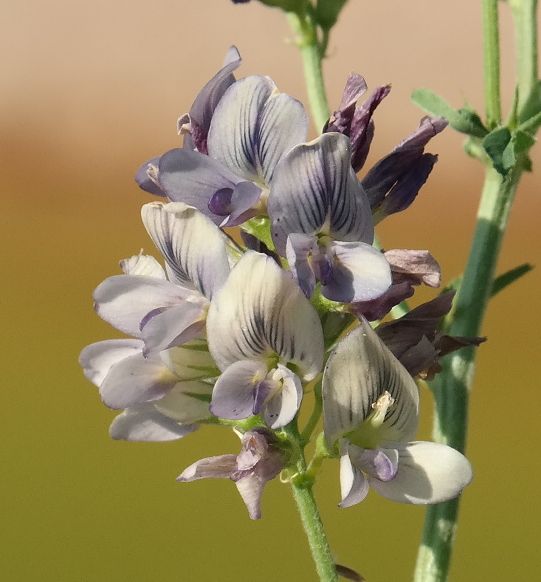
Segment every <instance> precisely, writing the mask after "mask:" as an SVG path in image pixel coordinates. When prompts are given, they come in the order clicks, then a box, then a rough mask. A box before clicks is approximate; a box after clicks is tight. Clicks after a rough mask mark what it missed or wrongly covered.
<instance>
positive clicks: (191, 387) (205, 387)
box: [154, 381, 212, 424]
mask: <svg viewBox="0 0 541 582" xmlns="http://www.w3.org/2000/svg"><path fill="white" fill-rule="evenodd" d="M211 394H212V385H211V384H208V383H206V382H202V381H189V382H178V383H177V384H175V385H174V386H173V388H171V390H170V391H169V392H168V393H167V394H166V395H165V396H164V397H163V398H161V399H160V400H158V401H157V402H155V403H154V406H155V408H156V410H158V411H159V412H160V413H161V414H164V415H165V416H167V417H168V418H171V419H173V420H175V421H177V422H181V423H184V424H186V423H194V422H198V421H200V420H203V419H205V418H209V417H210V410H209V403H210V397H211Z"/></svg>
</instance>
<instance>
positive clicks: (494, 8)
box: [483, 0, 502, 129]
mask: <svg viewBox="0 0 541 582" xmlns="http://www.w3.org/2000/svg"><path fill="white" fill-rule="evenodd" d="M483 31H484V62H485V102H486V115H487V123H488V126H489V128H490V129H493V128H494V127H496V126H498V125H499V124H500V122H501V119H502V112H501V103H500V30H499V22H498V0H483Z"/></svg>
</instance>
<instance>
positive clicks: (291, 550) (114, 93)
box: [0, 0, 541, 582]
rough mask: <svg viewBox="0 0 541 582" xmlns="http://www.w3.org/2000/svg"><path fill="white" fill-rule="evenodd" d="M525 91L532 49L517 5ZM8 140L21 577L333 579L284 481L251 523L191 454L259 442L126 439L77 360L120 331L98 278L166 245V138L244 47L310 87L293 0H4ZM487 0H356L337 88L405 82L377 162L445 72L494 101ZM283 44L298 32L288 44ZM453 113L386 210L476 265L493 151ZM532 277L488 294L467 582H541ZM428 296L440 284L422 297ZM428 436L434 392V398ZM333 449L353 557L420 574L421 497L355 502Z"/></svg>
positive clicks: (281, 77) (405, 574) (335, 542)
mask: <svg viewBox="0 0 541 582" xmlns="http://www.w3.org/2000/svg"><path fill="white" fill-rule="evenodd" d="M502 10H503V15H502V21H503V39H502V43H503V46H502V53H503V55H502V57H503V79H504V82H505V83H506V87H507V88H506V89H505V90H504V101H505V103H506V104H507V105H508V104H509V101H510V97H511V94H512V89H511V85H512V80H513V75H514V72H513V56H512V55H513V52H512V34H511V32H512V31H511V26H510V23H509V15H508V11H507V9H506V7H503V9H502ZM0 11H1V14H2V21H3V32H2V35H1V38H0V48H1V50H2V73H1V75H0V104H1V110H0V135H1V138H0V139H1V156H0V166H1V175H2V179H1V190H2V211H1V218H0V221H1V228H0V236H1V237H2V260H1V265H2V269H3V272H4V276H3V280H4V283H3V285H2V293H1V296H0V297H1V298H0V304H1V306H2V324H3V325H2V356H3V362H4V363H3V366H2V367H3V372H5V373H3V382H2V383H3V390H2V407H1V411H2V423H1V429H2V447H1V450H2V457H3V460H2V473H3V476H2V479H1V481H0V488H1V489H0V491H1V495H0V499H1V503H2V513H1V515H2V528H1V535H2V538H3V539H2V540H1V542H0V548H1V550H0V555H1V557H0V576H1V579H2V580H6V581H9V582H26V581H34V580H38V581H56V582H64V581H66V582H71V581H74V582H98V581H99V582H108V581H115V582H125V581H130V582H132V581H133V582H146V581H161V582H162V581H163V582H165V581H167V582H169V581H171V582H173V581H186V582H192V581H199V580H204V581H207V580H209V581H210V580H220V581H226V582H227V581H233V580H258V581H274V580H288V581H290V580H295V581H297V580H298V581H311V580H315V575H314V574H313V569H312V564H311V559H310V556H309V553H308V550H307V547H306V544H305V540H304V538H303V534H302V531H301V529H300V526H299V523H298V519H297V516H296V513H295V508H294V506H293V502H292V500H291V498H290V494H289V491H288V487H287V486H284V485H281V484H280V483H279V482H278V481H276V482H273V483H271V484H270V486H269V487H268V488H267V491H266V493H265V498H264V506H263V510H264V518H263V519H262V520H261V521H259V522H251V521H250V520H249V519H248V517H247V515H246V511H245V509H244V507H243V505H242V504H241V501H240V498H239V497H238V495H237V492H236V490H235V487H234V486H233V485H232V484H231V483H228V482H226V481H223V482H222V481H215V482H211V481H208V482H199V483H194V484H188V485H180V484H177V483H176V482H175V477H176V476H177V475H178V474H179V473H180V472H181V470H182V469H183V468H184V467H186V466H187V465H188V464H190V463H191V462H193V461H194V460H196V459H198V458H200V457H202V456H208V455H213V454H220V453H222V452H232V451H235V450H236V449H237V448H238V441H237V439H236V438H235V437H234V436H233V435H230V434H229V433H228V432H226V431H224V430H221V431H220V430H218V429H214V430H211V429H203V430H201V431H199V432H198V433H196V434H194V435H192V436H190V437H189V438H187V439H185V440H184V441H178V442H176V443H169V444H132V443H123V442H113V441H111V440H110V439H109V437H108V434H107V428H108V424H109V422H110V420H111V419H112V417H113V413H112V412H111V411H109V410H107V409H106V408H105V407H104V406H103V405H102V404H101V403H100V402H99V398H98V396H97V393H96V391H95V389H94V388H93V387H92V386H91V385H90V384H89V383H88V382H87V381H86V380H85V379H84V378H83V376H82V374H81V371H80V369H79V367H78V364H77V356H78V353H79V351H80V350H81V348H82V347H83V346H84V345H86V344H88V343H90V342H94V341H97V340H99V339H105V338H109V337H113V336H115V332H114V331H112V330H111V329H110V328H109V327H108V326H107V325H106V324H105V323H103V322H101V321H100V320H99V319H98V317H97V316H96V315H95V314H94V313H93V311H92V301H91V292H92V290H93V288H94V287H95V286H96V285H97V284H98V283H99V282H100V281H101V280H102V279H104V278H105V277H107V276H109V275H110V274H114V273H116V272H117V262H118V260H119V259H121V258H123V257H126V256H129V255H131V254H133V253H137V252H138V251H139V249H140V248H142V247H143V248H145V249H146V250H149V251H150V250H151V245H150V243H149V240H148V239H147V236H146V234H145V232H144V230H143V227H142V226H141V224H140V220H139V209H140V206H141V204H142V203H144V202H146V201H148V200H150V197H147V196H146V195H145V194H144V193H142V192H141V191H139V190H138V189H137V188H136V186H135V184H134V182H133V177H132V176H133V173H134V171H135V169H136V168H137V166H138V165H139V163H140V162H142V161H143V160H145V159H147V158H148V157H150V156H152V155H155V154H157V153H160V152H162V151H165V150H166V149H169V148H171V147H175V146H176V145H177V143H178V138H177V136H176V132H175V122H176V119H177V116H178V115H179V114H181V113H184V112H185V111H187V110H188V108H189V106H190V104H191V101H192V99H193V97H194V95H195V94H196V92H197V90H198V89H199V88H200V87H201V86H202V85H203V83H204V82H205V81H206V80H207V79H208V78H209V77H210V76H211V75H212V74H213V73H214V72H215V71H216V69H217V67H218V66H219V64H220V63H221V60H222V57H223V54H224V51H225V50H226V48H227V47H228V46H229V45H230V44H231V43H235V44H237V46H238V47H239V48H240V50H241V53H242V55H243V57H244V65H243V67H242V69H241V75H247V74H251V73H262V74H268V75H270V76H271V77H273V78H274V80H275V81H276V82H277V84H278V86H279V87H280V88H281V90H283V91H286V92H288V93H290V94H292V95H295V96H297V97H299V98H301V99H302V100H303V101H306V94H305V89H304V85H303V79H302V72H301V66H300V62H299V58H298V55H297V53H296V50H295V48H294V47H293V46H291V44H288V42H287V40H288V39H289V38H290V33H289V30H288V29H287V26H286V23H285V21H284V18H283V16H282V14H280V13H279V12H278V11H274V10H270V9H267V8H264V7H262V6H261V5H259V4H258V3H255V2H252V3H250V4H247V5H239V6H234V5H233V4H232V3H230V2H228V1H226V0H212V1H211V0H198V1H197V2H188V1H185V0H176V1H173V0H154V1H153V2H143V1H142V0H131V1H128V0H126V1H124V0H115V1H113V2H111V1H106V0H94V1H93V2H83V1H81V0H50V1H48V2H41V1H39V0H18V1H17V2H11V3H8V2H5V1H4V2H2V5H1V7H0ZM480 30H481V22H480V2H472V1H471V0H457V1H455V2H447V3H443V2H433V1H429V0H418V1H417V0H414V1H411V2H394V1H392V0H381V1H380V2H377V3H376V2H368V1H359V0H351V1H350V2H349V4H348V6H347V8H346V9H345V10H344V12H343V15H342V18H341V21H340V23H339V25H338V26H337V27H336V29H335V32H334V35H333V37H332V40H331V44H330V57H329V59H328V60H327V62H326V65H325V68H326V73H327V79H328V87H329V94H330V98H331V102H332V103H335V104H336V103H337V102H338V99H339V96H340V93H341V89H342V86H343V82H344V80H345V78H346V76H347V74H348V72H350V71H352V70H354V71H357V72H360V73H362V74H364V75H365V76H366V78H367V81H368V83H369V85H370V86H371V87H374V86H375V85H377V84H382V83H386V82H389V81H391V82H392V83H393V91H392V93H391V96H390V97H389V98H388V99H387V100H386V101H385V102H384V104H382V106H381V107H380V108H379V109H378V111H377V114H376V125H377V131H376V140H375V142H374V145H373V148H372V153H371V157H370V160H372V161H374V160H375V159H377V157H378V156H381V155H383V154H384V153H386V152H387V151H388V150H389V149H390V148H391V147H393V146H394V145H395V144H396V143H397V142H398V141H399V140H400V139H401V138H402V137H403V136H405V135H406V134H407V133H409V131H411V130H412V129H413V128H414V127H416V125H417V122H418V119H419V118H420V116H421V114H420V112H419V111H418V110H417V109H416V108H415V107H414V106H413V105H412V104H411V103H410V102H409V94H410V93H411V91H412V90H413V89H414V88H417V87H430V88H432V89H433V90H435V91H437V92H438V93H440V94H442V95H444V96H445V97H446V98H447V99H448V100H449V101H450V102H451V103H452V104H453V105H455V106H460V105H462V103H463V102H464V100H465V99H467V100H468V101H469V102H471V103H472V104H473V105H475V106H477V107H479V108H482V73H481V70H482V66H481V38H480ZM284 41H286V42H284ZM461 142H462V138H461V137H460V136H459V135H457V134H455V133H453V132H452V131H450V130H448V131H446V132H444V134H443V135H441V136H440V137H438V138H437V139H436V140H434V143H433V144H431V147H430V148H429V151H432V152H437V153H439V154H440V162H439V163H438V165H437V166H436V169H435V171H434V173H433V175H432V177H431V180H430V184H429V185H427V186H426V187H425V189H424V191H423V194H422V196H421V197H420V199H419V200H418V202H417V203H416V204H415V206H414V207H413V208H412V209H410V210H409V211H408V212H407V213H405V214H403V215H400V216H397V217H393V218H391V219H389V220H388V221H386V222H385V223H384V225H383V228H382V229H381V230H380V236H381V238H382V240H383V241H384V244H385V246H386V247H387V248H392V247H407V248H421V249H422V248H429V249H430V250H431V251H432V252H433V253H434V254H435V256H436V257H437V258H438V259H439V260H440V261H441V264H442V266H443V270H444V275H445V276H446V278H451V277H453V276H455V275H457V274H458V273H459V272H460V270H461V268H462V265H463V264H464V261H465V257H466V254H467V251H468V247H469V239H470V235H471V232H472V227H473V224H474V216H475V208H476V204H477V200H478V196H479V190H480V185H481V180H482V174H481V168H480V167H479V166H478V164H476V163H475V162H474V161H472V160H470V159H468V158H466V157H465V156H464V155H463V154H462V151H461ZM533 158H534V168H535V170H536V171H537V174H536V175H533V176H532V175H528V176H526V177H525V179H524V180H523V183H522V186H521V188H520V191H519V194H518V200H517V203H516V207H515V208H514V210H513V215H512V219H511V225H510V229H509V233H508V236H507V240H506V244H505V249H504V251H503V254H502V259H501V262H500V265H499V271H500V272H502V271H503V270H506V269H508V268H511V267H513V266H515V265H517V264H519V263H521V262H524V261H529V262H533V263H535V262H537V260H538V256H539V238H538V228H539V227H538V224H539V219H538V216H539V212H540V210H541V202H540V199H539V186H540V183H541V178H540V176H541V148H539V147H538V148H537V149H536V150H535V153H534V156H533ZM540 282H541V275H540V273H539V271H538V270H536V271H534V272H533V273H530V274H529V275H528V276H527V277H525V278H524V279H523V280H521V281H520V282H519V283H518V284H516V285H515V286H513V287H512V288H511V289H508V290H506V292H504V293H502V294H501V295H500V296H498V297H497V298H496V299H495V300H494V302H493V303H492V305H491V309H490V313H489V316H488V318H487V320H486V325H485V329H484V332H485V333H486V334H487V335H488V336H489V342H488V343H487V344H485V345H484V346H482V347H481V348H480V354H479V370H478V374H477V378H476V385H475V390H474V394H473V399H472V408H471V431H470V444H469V450H468V455H469V457H470V459H471V461H472V463H473V466H474V469H475V480H474V482H473V483H472V485H471V486H470V487H469V488H468V489H467V490H466V492H465V494H464V497H463V504H462V515H461V525H460V528H459V535H458V543H457V546H456V554H455V559H454V565H453V569H452V579H453V580H454V581H455V582H456V581H466V582H468V581H476V580H480V579H483V580H520V581H522V580H533V579H537V576H538V573H539V568H540V566H541V561H540V557H539V551H538V545H539V527H540V526H539V523H540V519H541V509H540V504H539V498H538V496H539V479H540V477H541V469H540V466H539V462H538V457H539V455H538V453H537V450H536V446H535V445H536V444H537V442H538V440H539V428H538V418H539V415H540V403H541V398H540V396H539V393H538V390H539V381H538V370H539V356H538V346H539V339H538V337H539V327H540V323H541V322H540V316H539V308H538V307H536V305H535V303H534V302H535V300H537V299H538V297H539V291H540ZM421 297H428V295H426V294H425V295H421ZM422 406H423V435H422V436H425V437H426V436H428V434H429V426H430V412H431V402H430V398H429V396H428V394H424V399H423V401H422ZM337 469H338V468H337V466H336V464H333V463H329V464H328V466H326V467H325V470H324V473H323V476H322V478H321V481H320V482H319V483H318V486H317V492H316V493H317V497H318V499H319V501H320V504H321V508H322V512H323V518H324V520H325V523H326V526H327V529H328V534H329V536H330V540H331V543H332V546H333V548H334V549H335V552H336V556H337V559H338V561H339V562H341V563H344V564H346V565H348V566H351V567H353V568H356V569H358V570H359V571H361V572H362V573H363V574H364V575H365V576H366V578H367V579H368V580H369V582H389V581H391V582H392V581H399V582H400V581H402V580H409V579H410V578H411V571H412V568H413V565H414V560H415V551H416V545H417V542H418V539H419V534H420V529H421V524H422V517H423V509H422V508H419V507H409V506H400V505H395V504H392V503H390V502H387V501H386V500H384V499H381V498H379V497H377V496H376V495H375V494H371V495H370V496H369V499H368V500H367V501H366V502H364V503H362V504H361V505H359V506H356V507H354V508H352V509H348V510H339V509H338V508H337V507H336V503H337V501H338V494H339V490H338V472H337Z"/></svg>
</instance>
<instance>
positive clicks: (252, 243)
mask: <svg viewBox="0 0 541 582" xmlns="http://www.w3.org/2000/svg"><path fill="white" fill-rule="evenodd" d="M240 236H241V238H242V241H243V242H244V244H245V245H246V248H247V249H249V250H251V251H256V252H257V253H263V254H264V255H267V256H268V257H271V258H272V259H274V260H275V261H276V263H277V264H278V265H280V266H281V265H282V263H281V262H280V257H278V255H277V254H276V253H275V252H274V251H271V250H270V249H269V247H268V246H267V245H266V244H265V243H264V242H263V241H262V240H260V239H258V238H257V237H256V236H254V235H253V234H250V233H249V232H246V231H245V230H242V229H241V231H240Z"/></svg>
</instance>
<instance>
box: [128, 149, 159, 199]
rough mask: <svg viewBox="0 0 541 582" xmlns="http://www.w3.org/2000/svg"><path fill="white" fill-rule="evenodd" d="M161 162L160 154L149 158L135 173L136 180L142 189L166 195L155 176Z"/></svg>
mask: <svg viewBox="0 0 541 582" xmlns="http://www.w3.org/2000/svg"><path fill="white" fill-rule="evenodd" d="M159 162H160V156H156V157H154V158H151V159H150V160H147V161H146V162H145V163H144V164H141V166H140V167H139V169H138V170H137V173H136V174H135V181H136V182H137V185H138V186H139V188H141V190H144V191H145V192H149V193H150V194H155V195H156V196H165V192H164V191H163V190H162V188H161V187H160V186H159V185H158V184H157V183H156V179H155V178H154V176H153V174H154V173H155V169H156V168H157V167H158V164H159Z"/></svg>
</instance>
